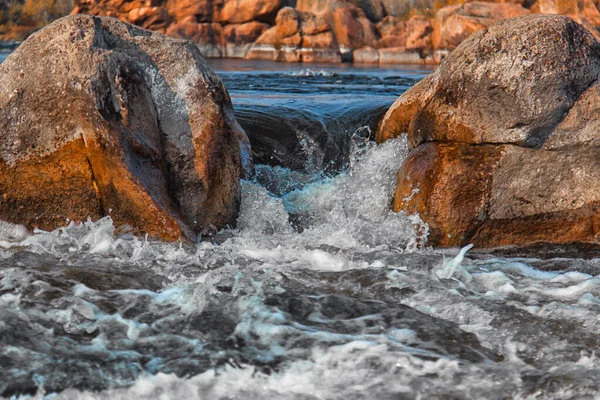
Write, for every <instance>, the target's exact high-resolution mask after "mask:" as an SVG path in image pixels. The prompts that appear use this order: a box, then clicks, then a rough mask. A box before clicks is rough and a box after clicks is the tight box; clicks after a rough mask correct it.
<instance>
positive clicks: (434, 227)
mask: <svg viewBox="0 0 600 400" xmlns="http://www.w3.org/2000/svg"><path fill="white" fill-rule="evenodd" d="M599 74H600V44H599V43H598V42H597V41H596V40H595V39H594V37H593V36H592V35H591V33H590V32H589V31H587V30H586V29H585V28H584V27H583V26H581V25H579V24H577V23H576V22H574V21H573V20H572V19H570V18H568V17H563V16H541V15H531V16H525V17H519V18H515V19H512V20H507V21H504V22H501V23H500V24H497V25H495V26H493V27H491V28H489V29H486V30H483V31H480V32H478V33H475V34H474V35H473V36H472V37H471V38H470V39H468V40H466V41H465V42H463V43H462V44H461V45H460V46H459V47H458V48H457V49H456V50H455V51H454V52H453V53H452V54H451V55H450V56H449V57H448V58H447V59H446V60H445V61H444V62H443V63H442V65H441V66H440V68H439V69H438V70H437V71H436V72H435V73H433V74H432V75H430V76H429V77H427V78H426V79H424V80H423V81H421V82H420V83H419V84H417V85H415V86H414V87H413V88H412V89H411V90H409V91H408V92H407V93H405V94H404V95H403V96H402V97H400V98H399V99H398V100H397V101H396V103H395V104H394V105H393V106H392V107H391V108H390V110H389V111H388V113H387V115H386V116H385V118H384V120H383V122H382V124H381V126H380V129H379V131H378V136H377V139H378V141H379V142H383V141H385V140H387V139H389V138H392V137H396V136H398V135H400V134H402V133H407V134H408V138H409V143H410V145H411V147H412V149H413V150H412V152H411V153H410V155H409V157H408V159H407V160H406V162H405V163H404V165H403V167H402V169H401V171H400V172H399V174H398V187H397V190H396V194H395V198H394V206H393V207H394V210H395V211H406V212H409V213H415V212H418V213H419V214H420V215H421V217H422V218H423V219H424V220H425V221H426V222H428V223H429V225H430V227H431V237H430V243H431V244H433V245H439V246H456V245H464V244H467V243H471V242H472V243H475V244H476V245H478V246H482V247H494V246H502V245H510V244H517V245H522V244H529V243H536V242H552V243H568V242H595V241H598V240H599V239H600V225H599V224H598V223H599V218H600V210H599V208H598V206H599V205H600V179H599V178H600V176H599V175H598V161H599V160H600V141H599V139H598V137H599V133H598V130H597V129H596V128H597V127H598V124H599V120H600V114H598V112H597V111H598V108H597V106H596V104H597V103H598V101H599V100H600V98H599V96H598V95H599V94H600V92H599V90H600V89H599V86H598V83H597V79H598V76H599Z"/></svg>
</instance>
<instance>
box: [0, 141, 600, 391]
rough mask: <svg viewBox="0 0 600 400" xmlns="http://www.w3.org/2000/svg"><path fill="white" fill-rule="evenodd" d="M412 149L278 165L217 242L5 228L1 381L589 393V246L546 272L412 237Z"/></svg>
mask: <svg viewBox="0 0 600 400" xmlns="http://www.w3.org/2000/svg"><path fill="white" fill-rule="evenodd" d="M406 153H407V147H406V143H405V141H404V140H396V141H391V142H388V143H387V144H385V145H382V146H374V145H367V146H366V147H363V148H360V149H356V150H355V152H354V158H353V162H352V169H351V170H350V171H348V173H346V174H342V175H340V176H338V177H335V178H327V179H323V177H321V176H309V175H304V176H299V175H297V174H295V173H291V172H290V171H288V170H285V169H282V168H273V169H272V170H270V175H268V176H269V177H270V178H269V179H276V180H277V184H278V185H279V188H280V189H281V188H286V187H287V188H293V187H296V188H297V189H296V190H290V189H287V190H285V189H283V190H282V191H283V192H284V193H285V194H284V195H283V196H281V197H277V196H274V195H272V194H271V193H269V192H268V191H267V190H266V189H265V188H264V187H263V186H261V185H259V184H258V183H255V182H245V183H244V196H243V201H242V208H241V215H240V219H239V226H238V229H237V230H234V231H226V232H221V233H220V235H219V236H218V237H217V238H216V239H215V243H208V242H202V243H199V244H198V245H196V246H183V245H178V244H167V243H161V242H156V241H148V240H144V239H142V238H136V237H132V236H130V235H127V234H125V235H118V234H116V233H115V228H114V227H113V225H112V223H111V220H110V218H105V219H102V220H100V221H97V222H91V221H89V222H87V223H84V224H80V225H76V224H70V225H69V226H67V227H65V228H62V229H59V230H57V231H54V232H41V231H40V232H36V233H35V234H34V235H29V234H27V233H26V231H24V230H23V228H21V227H18V226H14V225H10V224H6V223H3V224H2V225H0V246H1V248H2V249H3V250H2V251H0V261H1V262H2V264H1V266H0V315H1V316H2V318H0V321H2V322H0V339H2V338H4V339H2V340H3V342H4V343H3V344H4V348H3V351H2V354H3V356H4V357H5V358H3V359H2V360H4V362H6V363H8V364H7V365H4V366H2V365H1V364H0V366H2V368H4V369H3V371H2V372H3V376H2V377H1V378H0V384H4V385H6V384H8V382H6V381H4V382H3V379H7V378H6V377H7V376H9V377H10V379H11V380H15V381H19V379H25V378H23V377H27V376H30V377H31V378H30V379H29V378H28V379H29V380H27V379H25V380H24V381H23V382H33V385H34V387H37V388H38V390H39V391H38V393H37V394H36V395H33V398H44V397H46V398H53V399H54V398H57V399H130V398H148V399H171V398H201V399H250V398H265V399H268V398H270V399H282V398H284V399H285V398H289V399H337V398H340V399H342V398H343V399H367V398H369V399H370V398H407V399H418V398H422V399H429V398H461V399H462V398H472V399H479V398H490V399H492V398H494V399H495V398H498V399H499V398H507V397H508V398H523V399H524V398H531V399H545V398H556V399H565V398H572V399H583V398H589V399H592V398H598V396H597V393H598V389H599V383H598V380H597V377H598V376H600V361H598V359H597V357H596V355H595V351H597V349H598V337H600V319H599V318H598V311H599V310H600V275H598V272H597V271H599V270H600V268H599V265H598V264H599V260H597V259H594V260H588V261H585V260H555V261H554V264H552V265H553V269H558V270H557V271H554V272H546V271H540V270H538V269H536V268H533V267H532V266H531V265H532V264H535V263H536V262H537V261H536V260H517V259H512V260H511V259H497V258H479V259H470V258H469V256H468V253H466V251H467V250H468V249H467V248H465V249H464V250H463V251H462V252H460V254H458V256H456V257H454V256H455V255H456V254H457V253H458V251H446V252H439V251H433V250H430V249H426V248H419V245H420V244H422V243H423V242H424V234H426V230H427V229H426V226H424V225H423V224H422V223H421V222H420V220H419V219H418V217H416V216H410V217H409V216H406V215H403V214H394V213H391V212H390V211H389V201H390V198H391V194H392V191H393V188H394V184H395V171H397V169H398V168H399V165H400V164H401V162H402V160H403V159H404V157H405V156H406ZM265 168H266V167H265ZM263 172H264V171H263ZM259 175H260V174H259ZM273 177H275V178H273ZM287 180H293V182H286V181H287ZM271 183H272V182H271ZM290 215H293V216H295V217H294V218H292V220H294V219H295V220H296V221H297V222H296V223H297V224H298V225H302V227H303V230H302V232H301V233H300V232H298V230H297V229H294V228H293V226H292V224H290V222H289V220H290ZM298 221H299V222H298ZM465 253H466V254H465ZM556 265H559V266H560V265H563V266H564V267H563V268H556ZM574 265H576V266H577V269H578V270H579V271H587V272H577V271H568V272H567V271H566V270H569V269H572V267H573V266H574ZM78 274H79V275H78ZM88 274H90V277H89V278H87V276H88ZM595 275H597V276H595ZM90 286H93V288H91V287H90ZM53 293H56V294H53ZM295 303H298V304H299V305H297V306H294V304H295ZM406 306H408V307H410V308H412V309H413V310H417V311H419V312H420V313H422V314H419V313H415V312H414V311H412V310H411V309H410V308H407V307H406ZM211 313H212V314H211ZM211 315H216V317H210V316H211ZM194 318H195V319H196V320H198V321H200V322H197V323H193V320H194ZM11 321H12V322H11ZM190 321H192V322H190ZM445 321H451V322H452V323H455V324H456V325H452V324H450V325H448V323H447V322H445ZM11 323H12V324H13V326H11V325H10V324H11ZM15 327H17V328H15ZM459 328H460V329H461V330H462V333H461V331H460V330H459ZM15 329H17V330H15ZM465 332H470V333H472V334H474V335H476V338H477V339H478V340H479V341H480V342H481V344H482V345H483V346H485V347H486V348H487V350H486V349H484V348H482V347H478V346H479V344H477V343H476V341H475V342H473V340H474V337H473V336H469V335H468V334H467V333H465ZM7 335H8V336H7ZM11 335H12V336H11ZM86 335H91V336H90V337H89V338H88V336H86ZM6 338H8V339H6ZM29 339H31V340H29ZM232 342H233V343H234V344H231V343H232ZM44 343H46V344H44ZM153 346H155V347H156V346H158V347H159V349H155V348H154V347H153ZM160 347H164V349H166V350H167V351H166V352H165V351H163V352H162V353H161V350H160ZM57 349H59V350H60V349H65V350H64V351H66V354H67V356H65V353H60V354H55V351H58V350H57ZM86 354H89V356H88V355H86ZM144 355H145V357H146V358H144V357H142V356H144ZM171 355H172V357H171ZM89 357H92V358H93V357H99V358H97V359H96V358H93V359H92V360H91V361H89ZM140 357H142V358H140ZM170 357H171V358H170ZM142 359H143V361H142ZM94 360H96V361H94ZM98 360H108V361H106V362H107V364H106V365H101V366H99V365H98V362H99V361H98ZM0 361H1V360H0ZM70 362H72V363H73V365H74V366H75V367H76V369H72V368H71V367H70V366H69V365H68V364H69V363H70ZM203 363H204V364H203ZM85 368H88V370H85ZM83 377H87V378H89V379H90V380H92V381H94V382H96V384H95V385H89V384H88V385H87V386H86V385H85V384H84V385H83V387H84V388H85V387H87V388H88V389H81V383H77V382H81V379H83ZM19 382H20V381H19ZM56 382H62V383H61V385H60V390H63V389H66V390H63V391H62V392H60V393H59V394H52V391H53V390H52V389H48V388H49V387H52V385H53V384H55V383H56ZM78 385H79V386H78ZM77 387H80V389H81V390H78V389H76V388H77ZM110 387H112V389H110ZM90 388H96V389H94V390H90ZM98 390H100V391H98ZM14 396H15V397H18V395H17V394H14Z"/></svg>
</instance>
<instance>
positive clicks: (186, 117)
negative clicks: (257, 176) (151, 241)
mask: <svg viewBox="0 0 600 400" xmlns="http://www.w3.org/2000/svg"><path fill="white" fill-rule="evenodd" d="M0 82H1V85H0V219H2V220H5V221H9V222H14V223H20V224H25V225H26V226H27V227H29V228H34V227H39V228H42V229H54V228H56V227H59V226H63V225H65V223H66V222H67V221H68V220H75V221H81V220H84V219H86V218H88V217H91V218H93V219H97V218H100V217H102V216H105V215H110V216H111V217H112V218H113V220H114V222H115V224H117V225H128V226H131V227H133V228H134V230H135V232H139V233H142V232H145V233H148V234H150V235H151V236H154V237H158V238H161V239H166V240H177V239H179V238H187V239H194V237H195V235H196V234H198V233H200V232H201V231H202V230H203V229H206V228H210V227H217V228H218V227H223V226H225V225H227V224H231V223H233V222H234V220H235V217H236V212H237V207H238V203H239V196H240V182H239V180H240V176H242V175H243V174H244V165H246V167H249V160H248V156H249V145H248V140H247V137H246V135H245V134H244V132H243V130H242V129H241V128H240V126H239V125H238V123H237V122H236V120H235V119H234V117H233V111H232V106H231V100H230V98H229V95H228V93H227V91H226V89H225V88H224V86H223V84H222V82H221V81H220V79H219V78H218V77H217V76H216V75H215V74H214V73H213V72H212V71H211V70H210V69H209V68H208V66H207V65H206V63H205V61H204V60H203V58H202V57H201V56H200V52H199V50H198V48H197V47H196V46H195V45H193V44H192V43H190V42H186V41H182V40H177V39H171V38H168V37H165V36H163V35H161V34H158V33H153V32H150V31H146V30H143V29H141V28H138V27H136V26H133V25H129V24H127V23H123V22H120V21H119V20H117V19H113V18H106V17H90V16H83V15H74V16H70V17H66V18H64V19H61V20H59V21H56V22H55V23H53V24H51V25H49V26H48V27H46V28H45V29H43V30H42V31H40V32H38V33H36V34H34V35H32V36H31V37H30V38H29V39H28V40H27V41H25V42H24V43H23V44H22V45H21V47H20V48H19V49H18V50H17V51H15V52H14V53H13V54H12V55H11V56H10V57H8V58H7V60H6V61H5V62H4V63H3V64H2V65H0Z"/></svg>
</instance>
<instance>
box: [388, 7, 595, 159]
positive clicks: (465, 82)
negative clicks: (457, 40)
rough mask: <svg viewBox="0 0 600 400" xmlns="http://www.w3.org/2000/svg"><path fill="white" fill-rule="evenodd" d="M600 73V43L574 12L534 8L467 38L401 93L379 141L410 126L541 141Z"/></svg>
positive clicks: (487, 138)
mask: <svg viewBox="0 0 600 400" xmlns="http://www.w3.org/2000/svg"><path fill="white" fill-rule="evenodd" d="M599 73H600V44H598V42H597V41H596V40H595V39H594V37H593V36H592V34H591V33H590V32H589V31H588V30H587V29H585V28H584V27H583V26H581V25H579V24H577V23H576V22H574V21H573V20H572V19H570V18H569V17H564V16H558V15H539V14H536V15H527V16H523V17H518V18H514V19H509V20H505V21H502V22H500V23H498V24H496V25H494V26H492V27H490V28H489V29H485V30H481V31H478V32H476V33H475V34H473V35H472V36H471V37H470V38H469V39H467V40H466V41H464V42H463V43H462V44H461V45H460V46H458V48H456V50H454V51H453V52H452V53H451V54H450V56H448V57H447V58H446V59H445V60H444V62H443V63H442V64H441V65H440V67H439V68H438V70H437V71H436V72H435V73H433V74H431V75H430V76H429V77H427V78H426V79H424V80H423V81H422V82H421V83H420V84H418V85H416V86H415V87H413V88H411V89H410V90H409V91H408V92H407V93H406V94H404V95H403V96H402V97H400V98H399V99H398V100H397V101H396V103H394V105H393V106H392V107H391V109H390V111H389V112H388V114H387V115H386V117H385V119H384V121H383V123H382V125H381V127H380V129H379V132H378V135H377V139H378V141H379V142H382V141H385V140H387V139H389V138H392V137H397V136H399V135H400V134H402V133H408V135H409V140H410V143H411V145H412V146H413V147H414V146H417V145H418V144H420V143H423V142H427V141H438V140H439V141H460V142H465V143H512V144H517V145H520V146H525V147H540V146H542V145H543V144H544V142H545V141H546V140H547V139H548V137H549V136H550V134H551V133H552V131H553V130H554V128H555V127H556V126H557V125H558V124H559V123H560V122H561V121H562V119H563V118H564V117H565V115H566V113H567V112H568V111H569V109H570V108H571V107H572V106H573V105H574V104H575V102H576V101H577V99H578V98H579V97H580V96H581V94H582V93H583V92H584V91H585V90H586V89H588V88H589V87H590V86H591V84H592V83H594V82H595V81H596V79H597V78H598V75H599Z"/></svg>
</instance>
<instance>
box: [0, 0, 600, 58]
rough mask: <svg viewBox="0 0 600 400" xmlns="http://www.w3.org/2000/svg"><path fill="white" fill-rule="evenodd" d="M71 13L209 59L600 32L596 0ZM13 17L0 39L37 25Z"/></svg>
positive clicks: (253, 2) (411, 48)
mask: <svg viewBox="0 0 600 400" xmlns="http://www.w3.org/2000/svg"><path fill="white" fill-rule="evenodd" d="M36 1H38V0H25V3H28V2H34V3H35V2H36ZM69 1H70V0H69ZM5 2H7V4H8V3H11V2H13V3H18V2H17V0H5ZM1 4H4V3H0V5H1ZM19 4H20V3H19ZM36 4H37V3H36ZM5 8H6V7H5ZM72 13H82V14H92V15H108V16H113V17H117V18H119V19H121V20H123V21H126V22H130V23H132V24H136V25H139V26H141V27H143V28H146V29H151V30H155V31H158V32H161V33H166V34H168V35H170V36H174V37H179V38H184V39H189V40H192V41H193V42H194V43H196V44H197V45H198V47H199V48H200V50H201V52H202V54H203V55H205V56H207V57H234V58H255V59H270V60H279V61H305V62H311V61H333V62H337V61H340V60H345V61H351V60H354V61H356V62H374V63H377V62H379V63H414V62H417V63H439V62H440V61H441V60H442V59H443V57H445V56H446V55H447V54H448V52H449V51H451V50H452V49H454V48H456V46H458V45H459V44H460V43H461V42H462V41H463V40H465V39H466V38H467V37H469V36H470V35H471V34H472V33H474V32H475V31H477V30H479V29H483V28H486V27H488V26H490V25H492V24H494V23H496V22H498V21H499V20H502V19H506V18H512V17H516V16H520V15H525V14H530V13H543V14H564V15H568V16H570V17H571V18H573V19H574V20H575V21H577V22H579V23H581V24H583V25H584V26H585V27H586V28H588V30H590V31H591V32H592V33H593V34H594V35H595V36H597V37H598V36H599V35H598V31H597V27H598V26H600V11H599V1H598V0H537V1H534V0H510V1H506V0H487V1H470V0H420V1H394V0H75V6H74V9H73V10H72ZM9 14H10V15H13V16H15V15H21V14H18V13H12V14H11V13H9V12H8V11H7V10H3V9H2V7H0V40H2V39H4V40H7V39H15V38H19V37H23V36H25V35H26V34H27V32H31V31H32V30H33V29H35V27H36V26H37V25H36V26H29V25H28V26H24V27H23V26H19V25H18V23H17V24H15V23H14V21H12V22H11V21H8V19H9V18H8V17H7V15H9ZM40 15H42V14H40ZM44 15H47V13H46V14H44ZM52 15H53V16H59V15H60V13H59V14H56V15H55V14H52ZM7 18H8V19H7ZM29 19H30V20H31V18H29ZM7 21H8V22H11V23H8V22H7ZM17 22H18V21H17ZM3 24H4V25H3Z"/></svg>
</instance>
